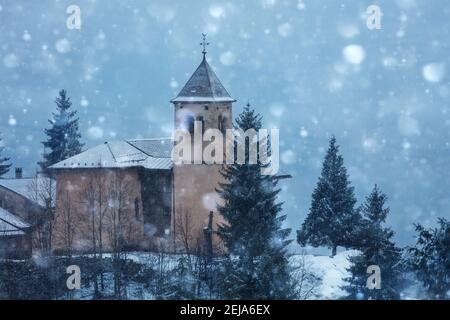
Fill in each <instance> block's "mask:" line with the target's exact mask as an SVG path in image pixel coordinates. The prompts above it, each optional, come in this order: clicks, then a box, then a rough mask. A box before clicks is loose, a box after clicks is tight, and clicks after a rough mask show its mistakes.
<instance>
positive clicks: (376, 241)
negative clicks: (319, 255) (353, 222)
mask: <svg viewBox="0 0 450 320" xmlns="http://www.w3.org/2000/svg"><path fill="white" fill-rule="evenodd" d="M386 201H387V196H386V195H385V194H384V193H382V192H381V191H380V190H379V189H378V187H377V186H376V185H375V187H374V189H373V191H372V193H371V194H370V195H369V196H368V197H367V198H366V202H365V203H364V204H363V205H362V206H361V208H360V210H361V213H362V215H363V226H362V228H361V238H362V239H363V240H362V242H361V244H360V247H359V248H358V249H359V250H360V252H361V253H360V254H359V255H357V256H353V257H351V258H350V259H349V260H350V262H351V267H350V268H349V269H348V271H350V274H351V276H350V277H349V278H347V279H346V280H347V285H346V286H345V287H344V289H346V290H347V292H348V297H347V298H348V299H364V300H397V299H400V294H401V290H402V289H403V285H404V279H403V270H402V264H401V252H402V251H401V249H399V248H397V247H396V246H395V243H394V241H393V240H392V238H393V236H394V232H393V231H392V230H391V229H390V228H386V227H384V226H383V224H384V223H385V221H386V217H387V215H388V214H389V207H385V204H386ZM369 266H377V267H379V268H380V275H381V281H380V288H379V289H378V288H372V289H370V288H368V287H367V280H368V277H369V275H370V274H368V273H367V270H368V268H369Z"/></svg>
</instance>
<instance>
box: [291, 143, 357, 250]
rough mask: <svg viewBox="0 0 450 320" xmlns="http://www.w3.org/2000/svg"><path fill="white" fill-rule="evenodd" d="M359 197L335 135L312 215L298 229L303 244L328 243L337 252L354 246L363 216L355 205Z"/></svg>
mask: <svg viewBox="0 0 450 320" xmlns="http://www.w3.org/2000/svg"><path fill="white" fill-rule="evenodd" d="M355 203H356V199H355V196H354V193H353V187H352V186H351V184H350V181H349V180H348V175H347V169H346V168H345V166H344V159H343V158H342V156H341V155H340V154H339V146H338V145H337V144H336V138H335V137H334V136H333V137H331V139H330V146H329V148H328V151H327V153H326V155H325V160H324V162H323V166H322V173H321V176H320V177H319V181H318V183H317V186H316V188H315V189H314V192H313V194H312V203H311V208H310V209H309V214H308V216H307V218H306V220H305V221H304V222H303V225H302V227H301V229H300V230H299V231H297V241H298V243H299V244H300V245H303V246H304V245H306V244H310V245H312V246H314V247H318V246H326V247H329V248H331V249H332V256H335V255H336V251H337V247H338V246H342V247H346V248H349V247H353V246H354V245H355V241H356V238H355V236H356V233H357V230H356V229H357V227H358V226H359V225H360V220H361V219H360V215H359V214H358V212H357V210H355V208H354V206H355Z"/></svg>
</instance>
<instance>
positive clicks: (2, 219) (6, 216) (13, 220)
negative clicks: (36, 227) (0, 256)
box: [0, 208, 31, 236]
mask: <svg viewBox="0 0 450 320" xmlns="http://www.w3.org/2000/svg"><path fill="white" fill-rule="evenodd" d="M30 227H31V226H30V225H29V224H28V223H26V222H25V221H23V220H22V219H21V218H19V217H18V216H16V215H13V214H12V213H10V212H8V211H6V210H5V209H3V208H0V236H14V235H24V234H25V232H24V231H23V229H27V228H30Z"/></svg>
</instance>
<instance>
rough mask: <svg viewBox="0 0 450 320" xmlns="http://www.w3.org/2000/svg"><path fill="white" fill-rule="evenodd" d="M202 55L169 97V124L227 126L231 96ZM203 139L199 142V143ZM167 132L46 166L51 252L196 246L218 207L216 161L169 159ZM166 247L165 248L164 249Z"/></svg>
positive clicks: (218, 220)
mask: <svg viewBox="0 0 450 320" xmlns="http://www.w3.org/2000/svg"><path fill="white" fill-rule="evenodd" d="M206 45H207V43H206V42H205V41H203V52H202V54H203V58H202V60H201V62H200V65H199V66H198V67H197V69H196V70H195V71H194V73H193V74H192V76H191V77H190V78H189V79H188V81H187V82H186V84H185V85H184V87H183V88H182V90H181V91H180V92H179V94H178V95H177V96H176V97H175V98H173V99H172V100H171V101H170V102H171V103H172V104H173V108H174V128H175V130H177V129H185V130H188V131H190V132H191V133H192V132H193V130H194V122H195V121H199V122H201V124H202V125H203V130H207V129H210V128H214V129H219V130H220V131H222V132H225V130H226V129H230V128H232V119H233V117H232V116H233V115H232V108H233V103H234V102H235V101H236V100H234V99H233V98H232V97H231V96H230V94H229V93H228V92H227V90H226V89H225V88H224V86H223V85H222V83H221V81H220V80H219V78H218V77H217V75H216V74H215V73H214V71H213V70H212V68H211V66H210V65H209V64H208V62H207V60H206V50H205V48H206V47H205V46H206ZM204 144H205V142H203V148H204V147H205V145H204ZM173 146H174V141H173V140H172V139H171V138H151V139H140V140H119V141H107V142H105V143H103V144H101V145H98V146H95V147H93V148H90V149H88V150H86V151H84V152H82V153H80V154H78V155H75V156H73V157H71V158H68V159H66V160H64V161H61V162H58V163H56V164H54V165H53V166H51V167H50V170H51V172H52V173H53V175H54V177H55V179H56V210H55V212H56V213H55V218H54V222H53V235H52V248H53V251H54V252H55V253H56V254H66V253H82V252H92V251H111V250H155V249H163V250H177V248H182V249H183V250H188V251H192V252H194V251H196V250H198V248H199V246H201V245H202V243H203V242H202V241H204V237H205V230H207V228H208V226H209V229H208V230H210V234H211V235H212V243H213V245H214V248H215V249H216V250H222V249H223V248H222V244H221V242H220V240H219V239H218V237H217V235H215V234H214V232H213V231H214V230H215V229H217V224H218V223H221V222H223V221H222V220H221V217H220V215H219V214H217V211H216V204H217V203H218V202H219V201H220V199H219V197H218V195H217V193H216V188H217V187H218V184H219V182H221V181H222V179H223V178H222V176H221V174H220V169H221V165H220V164H205V163H203V164H188V163H186V164H178V163H176V164H174V162H173V161H172V157H171V153H172V148H173ZM162 247H164V248H162Z"/></svg>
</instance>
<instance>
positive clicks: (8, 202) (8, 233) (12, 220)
mask: <svg viewBox="0 0 450 320" xmlns="http://www.w3.org/2000/svg"><path fill="white" fill-rule="evenodd" d="M21 172H22V171H21V169H20V168H17V169H16V177H15V178H14V179H0V258H11V259H24V258H30V257H31V255H32V252H33V250H35V251H36V250H39V247H40V246H39V243H38V242H39V235H38V230H40V227H41V225H42V224H43V223H44V221H45V209H44V206H43V204H42V203H41V202H40V201H39V200H38V199H37V198H35V197H33V195H32V190H31V189H32V186H33V185H34V182H35V180H34V179H29V178H22V175H21Z"/></svg>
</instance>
